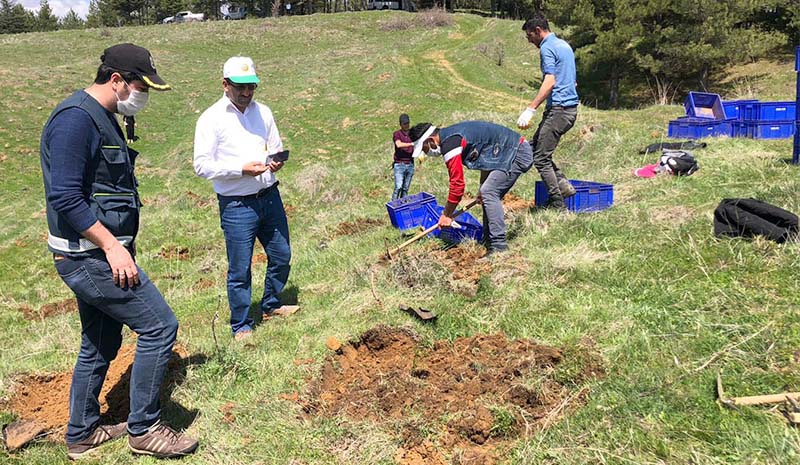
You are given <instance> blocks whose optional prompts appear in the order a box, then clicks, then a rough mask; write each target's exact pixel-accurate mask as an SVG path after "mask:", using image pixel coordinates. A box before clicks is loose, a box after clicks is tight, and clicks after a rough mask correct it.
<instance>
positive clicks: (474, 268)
mask: <svg viewBox="0 0 800 465" xmlns="http://www.w3.org/2000/svg"><path fill="white" fill-rule="evenodd" d="M434 255H436V256H437V257H438V258H439V259H440V260H441V263H444V264H445V266H447V268H449V269H450V271H451V272H452V273H453V279H455V280H464V281H466V282H468V283H470V284H474V283H477V282H478V280H479V279H481V276H484V275H485V274H487V273H489V272H490V271H492V266H491V265H490V264H489V263H488V262H481V261H478V259H479V258H481V257H483V256H484V255H486V251H485V250H484V249H483V247H480V246H477V245H476V246H468V245H459V246H457V247H451V248H449V249H445V250H437V251H436V252H435V253H434Z"/></svg>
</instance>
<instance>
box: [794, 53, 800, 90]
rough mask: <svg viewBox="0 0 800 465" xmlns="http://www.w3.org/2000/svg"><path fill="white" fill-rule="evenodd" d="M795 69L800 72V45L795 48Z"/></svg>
mask: <svg viewBox="0 0 800 465" xmlns="http://www.w3.org/2000/svg"><path fill="white" fill-rule="evenodd" d="M794 70H795V71H797V72H798V73H800V45H798V46H797V47H795V48H794ZM798 82H800V81H798Z"/></svg>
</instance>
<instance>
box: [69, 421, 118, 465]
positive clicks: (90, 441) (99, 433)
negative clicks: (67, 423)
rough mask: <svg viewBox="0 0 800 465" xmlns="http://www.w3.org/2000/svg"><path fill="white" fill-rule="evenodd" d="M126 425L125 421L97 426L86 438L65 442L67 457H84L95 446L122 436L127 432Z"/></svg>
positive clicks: (72, 458) (95, 447)
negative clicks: (74, 441)
mask: <svg viewBox="0 0 800 465" xmlns="http://www.w3.org/2000/svg"><path fill="white" fill-rule="evenodd" d="M127 427H128V424H127V423H119V424H116V425H102V426H98V427H97V428H95V430H94V432H93V433H92V434H90V435H89V437H87V438H86V439H83V440H81V441H78V442H76V443H73V444H67V457H69V458H70V460H78V459H80V458H82V457H85V456H86V455H87V454H89V453H91V452H92V451H94V450H95V449H97V446H99V445H100V444H103V443H105V442H108V441H111V440H112V439H117V438H119V437H122V436H124V435H125V434H126V433H127V432H128V431H127Z"/></svg>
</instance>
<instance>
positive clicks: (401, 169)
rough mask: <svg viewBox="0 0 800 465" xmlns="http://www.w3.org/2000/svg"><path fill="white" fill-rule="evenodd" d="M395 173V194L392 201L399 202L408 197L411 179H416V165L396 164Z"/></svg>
mask: <svg viewBox="0 0 800 465" xmlns="http://www.w3.org/2000/svg"><path fill="white" fill-rule="evenodd" d="M393 171H394V192H393V193H392V200H397V199H399V198H401V197H405V196H407V195H408V188H409V187H410V186H411V178H413V177H414V163H413V162H412V163H395V164H394V168H393Z"/></svg>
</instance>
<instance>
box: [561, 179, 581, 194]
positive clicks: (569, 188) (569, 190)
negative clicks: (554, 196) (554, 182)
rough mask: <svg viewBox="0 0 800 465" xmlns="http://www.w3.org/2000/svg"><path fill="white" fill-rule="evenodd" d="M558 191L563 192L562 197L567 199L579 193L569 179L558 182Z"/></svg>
mask: <svg viewBox="0 0 800 465" xmlns="http://www.w3.org/2000/svg"><path fill="white" fill-rule="evenodd" d="M558 190H560V191H561V196H562V197H563V198H565V199H567V198H569V197H572V196H573V195H575V194H577V193H578V191H576V190H575V186H573V185H572V183H571V182H569V180H567V178H561V179H559V180H558Z"/></svg>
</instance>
